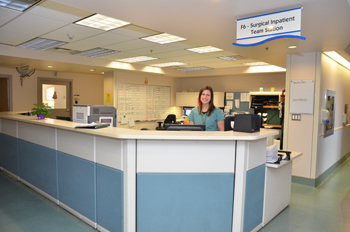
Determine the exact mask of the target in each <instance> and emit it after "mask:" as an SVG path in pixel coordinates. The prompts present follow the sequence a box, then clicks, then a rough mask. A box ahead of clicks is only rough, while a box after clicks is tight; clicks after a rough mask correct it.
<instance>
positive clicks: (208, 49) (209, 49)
mask: <svg viewBox="0 0 350 232" xmlns="http://www.w3.org/2000/svg"><path fill="white" fill-rule="evenodd" d="M186 50H188V51H191V52H197V53H208V52H220V51H223V50H222V49H220V48H215V47H212V46H205V47H198V48H189V49H186Z"/></svg>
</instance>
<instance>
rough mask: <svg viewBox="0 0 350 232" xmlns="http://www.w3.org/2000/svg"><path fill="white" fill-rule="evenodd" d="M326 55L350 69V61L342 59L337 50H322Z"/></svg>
mask: <svg viewBox="0 0 350 232" xmlns="http://www.w3.org/2000/svg"><path fill="white" fill-rule="evenodd" d="M324 54H326V55H327V56H329V57H330V58H332V59H333V60H335V61H336V62H338V63H339V64H341V65H343V66H344V67H345V68H347V69H349V70H350V62H349V61H347V60H346V59H344V57H342V56H341V55H339V54H338V53H337V52H334V51H332V52H324Z"/></svg>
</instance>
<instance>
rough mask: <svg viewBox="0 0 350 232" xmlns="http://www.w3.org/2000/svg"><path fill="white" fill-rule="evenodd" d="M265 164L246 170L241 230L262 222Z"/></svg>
mask: <svg viewBox="0 0 350 232" xmlns="http://www.w3.org/2000/svg"><path fill="white" fill-rule="evenodd" d="M264 183H265V164H263V165H260V166H258V167H256V168H254V169H251V170H249V171H247V176H246V190H245V205H244V223H243V231H244V232H248V231H251V230H253V229H254V228H255V227H257V226H258V225H259V224H260V223H262V217H263V207H264V188H265V187H264V185H265V184H264Z"/></svg>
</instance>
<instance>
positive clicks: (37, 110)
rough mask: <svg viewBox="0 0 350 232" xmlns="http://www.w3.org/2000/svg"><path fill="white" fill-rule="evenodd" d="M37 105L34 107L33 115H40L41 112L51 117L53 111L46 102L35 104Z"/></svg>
mask: <svg viewBox="0 0 350 232" xmlns="http://www.w3.org/2000/svg"><path fill="white" fill-rule="evenodd" d="M34 105H35V106H36V107H34V108H32V115H38V114H41V115H42V116H45V117H51V112H50V111H49V110H48V109H46V108H45V104H44V103H41V104H34Z"/></svg>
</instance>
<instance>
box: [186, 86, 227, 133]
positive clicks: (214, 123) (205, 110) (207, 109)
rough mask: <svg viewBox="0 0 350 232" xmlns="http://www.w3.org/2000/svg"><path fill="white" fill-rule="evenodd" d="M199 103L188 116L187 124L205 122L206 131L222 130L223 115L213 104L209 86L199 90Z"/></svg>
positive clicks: (212, 95) (212, 94)
mask: <svg viewBox="0 0 350 232" xmlns="http://www.w3.org/2000/svg"><path fill="white" fill-rule="evenodd" d="M198 100H199V101H198V103H199V105H198V106H196V107H195V108H193V110H192V111H191V113H190V115H189V116H188V120H189V124H205V127H206V130H207V131H224V119H225V117H224V115H223V114H222V112H221V110H220V109H219V108H218V107H215V106H214V93H213V89H212V88H211V87H210V86H204V87H203V88H201V89H200V91H199V96H198Z"/></svg>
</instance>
